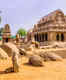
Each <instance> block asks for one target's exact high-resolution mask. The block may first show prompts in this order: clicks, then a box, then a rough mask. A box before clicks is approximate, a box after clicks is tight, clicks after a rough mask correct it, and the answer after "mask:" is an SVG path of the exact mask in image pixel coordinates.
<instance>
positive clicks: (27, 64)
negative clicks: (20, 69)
mask: <svg viewBox="0 0 66 80" xmlns="http://www.w3.org/2000/svg"><path fill="white" fill-rule="evenodd" d="M23 65H25V66H31V67H43V66H42V65H41V66H40V65H39V66H38V65H33V64H30V63H28V62H27V63H24V64H23Z"/></svg>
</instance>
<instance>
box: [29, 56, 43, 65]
mask: <svg viewBox="0 0 66 80" xmlns="http://www.w3.org/2000/svg"><path fill="white" fill-rule="evenodd" d="M42 61H43V60H42V59H41V57H40V56H38V55H32V56H31V57H30V58H29V64H31V65H33V66H43V62H42Z"/></svg>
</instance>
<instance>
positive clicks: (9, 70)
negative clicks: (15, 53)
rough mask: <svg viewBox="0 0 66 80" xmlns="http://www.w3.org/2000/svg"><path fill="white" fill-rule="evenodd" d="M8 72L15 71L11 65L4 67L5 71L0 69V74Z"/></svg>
mask: <svg viewBox="0 0 66 80" xmlns="http://www.w3.org/2000/svg"><path fill="white" fill-rule="evenodd" d="M9 73H15V72H14V70H13V68H12V67H10V68H7V69H5V71H0V74H9Z"/></svg>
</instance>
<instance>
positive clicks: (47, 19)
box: [38, 9, 64, 24]
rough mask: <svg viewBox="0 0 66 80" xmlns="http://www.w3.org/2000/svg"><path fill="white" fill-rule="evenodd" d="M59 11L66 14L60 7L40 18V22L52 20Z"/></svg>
mask: <svg viewBox="0 0 66 80" xmlns="http://www.w3.org/2000/svg"><path fill="white" fill-rule="evenodd" d="M59 13H60V14H62V15H63V16H64V13H63V12H62V10H60V9H58V10H55V11H53V12H51V13H49V14H48V15H46V16H44V17H42V18H41V19H40V21H38V24H41V23H45V22H47V21H50V20H54V19H55V17H56V15H57V14H59Z"/></svg>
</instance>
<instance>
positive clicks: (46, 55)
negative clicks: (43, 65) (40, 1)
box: [39, 52, 62, 61]
mask: <svg viewBox="0 0 66 80" xmlns="http://www.w3.org/2000/svg"><path fill="white" fill-rule="evenodd" d="M39 56H40V57H42V58H43V60H44V61H62V58H61V57H60V56H58V55H56V54H55V53H53V52H41V53H40V54H39Z"/></svg>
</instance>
